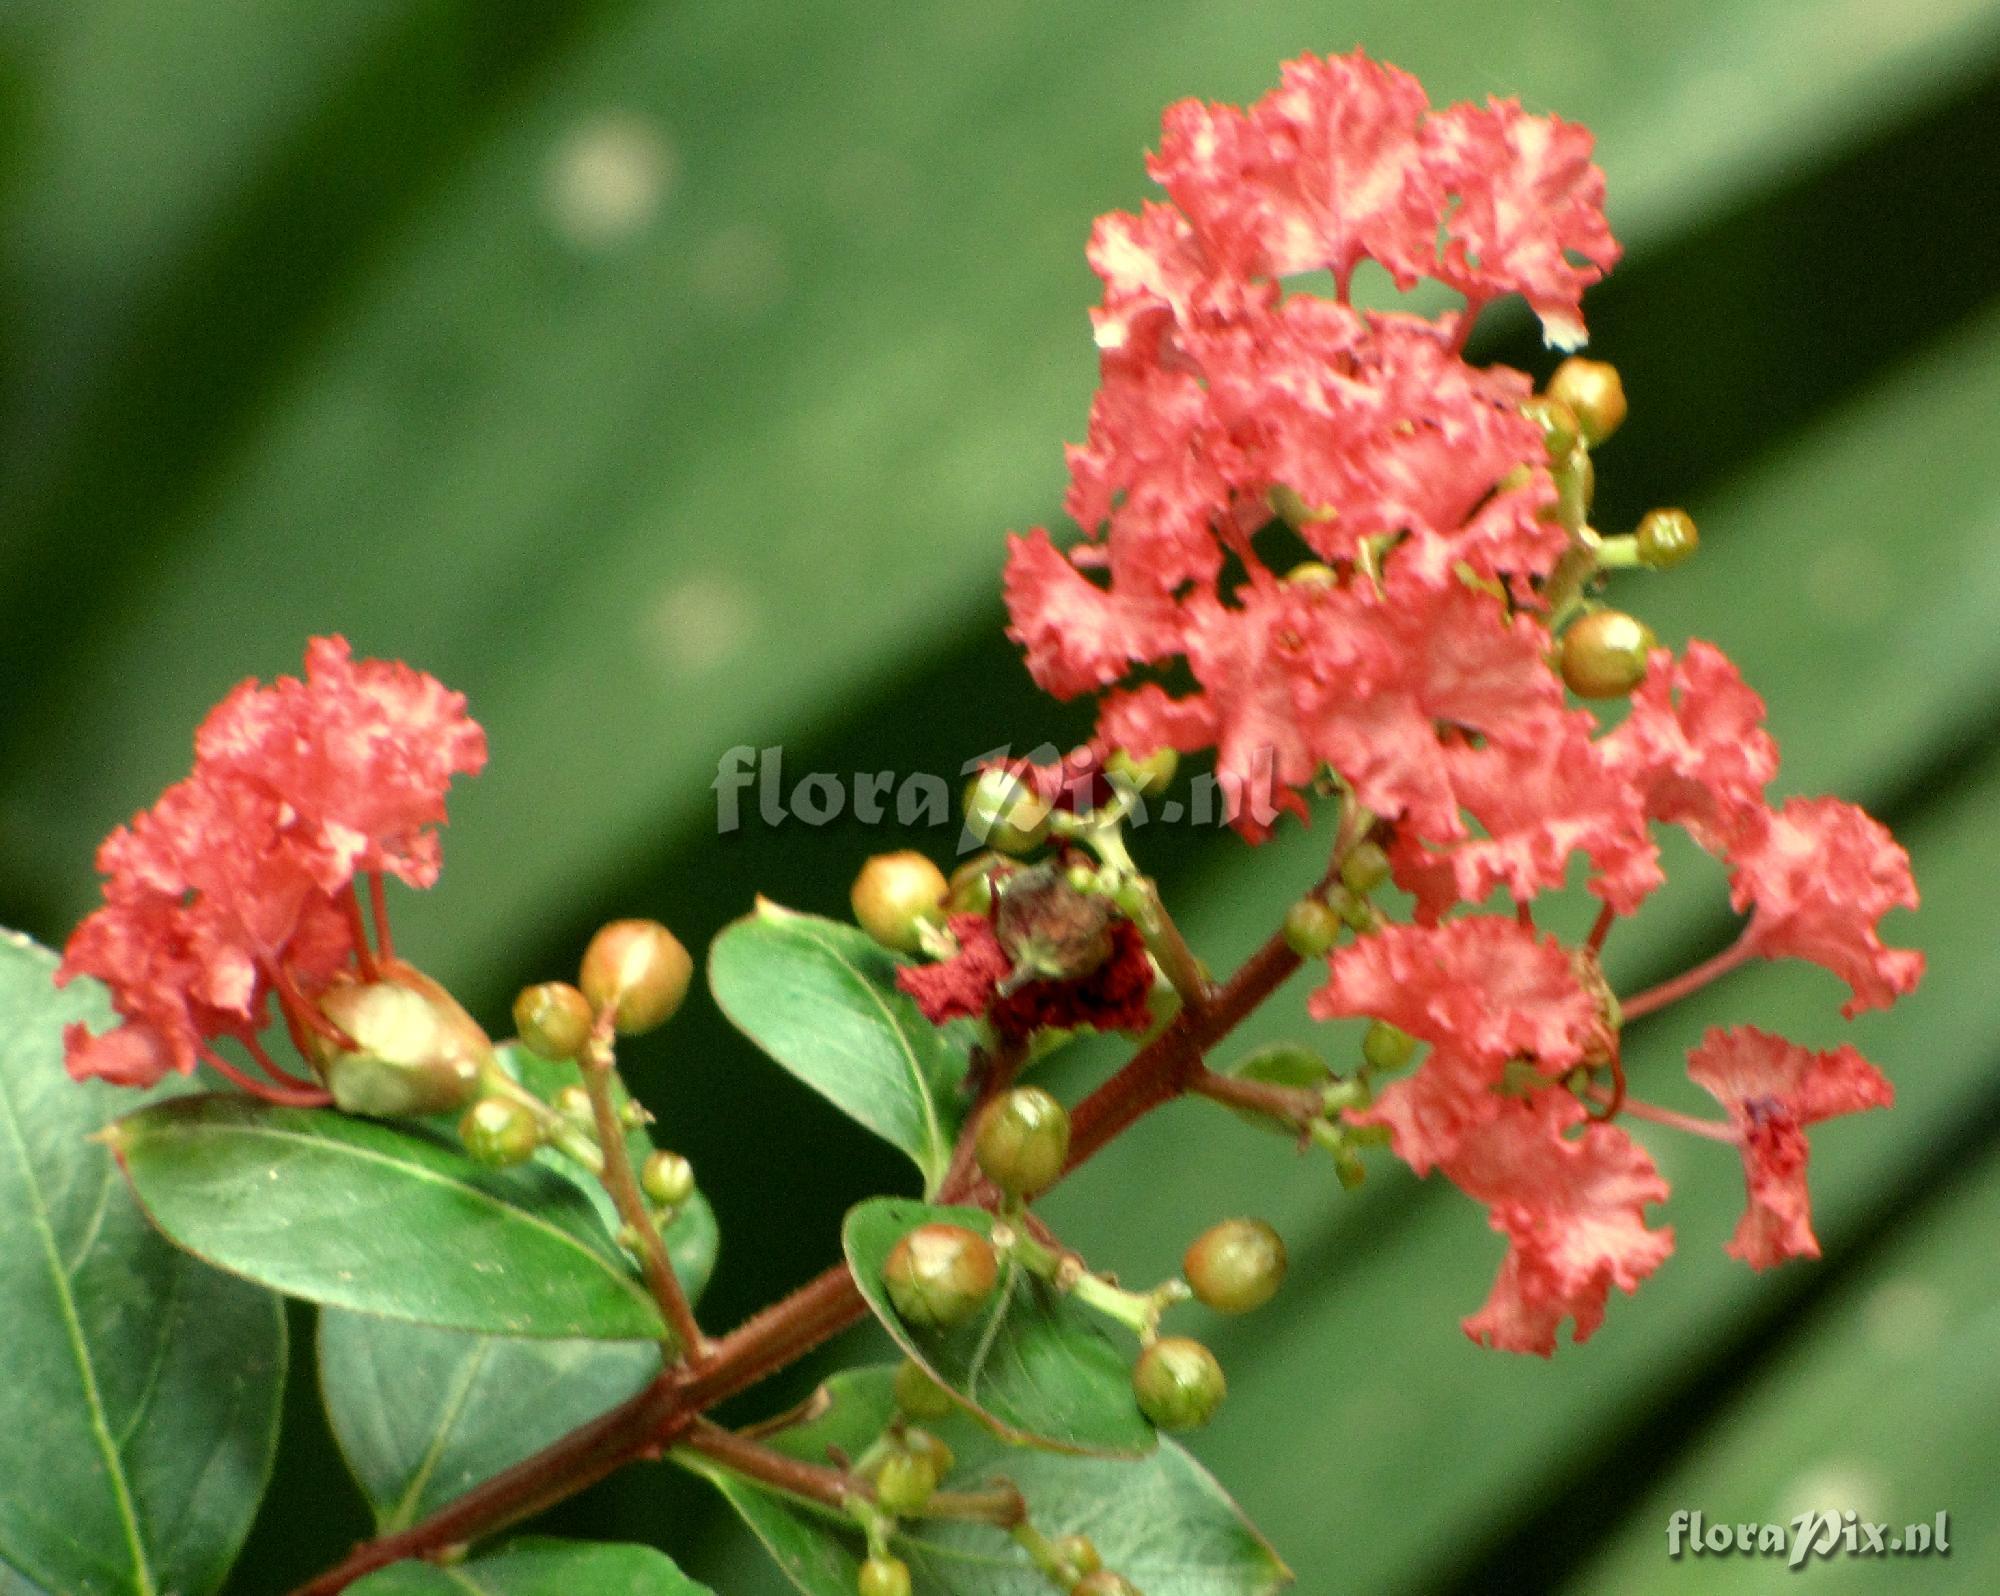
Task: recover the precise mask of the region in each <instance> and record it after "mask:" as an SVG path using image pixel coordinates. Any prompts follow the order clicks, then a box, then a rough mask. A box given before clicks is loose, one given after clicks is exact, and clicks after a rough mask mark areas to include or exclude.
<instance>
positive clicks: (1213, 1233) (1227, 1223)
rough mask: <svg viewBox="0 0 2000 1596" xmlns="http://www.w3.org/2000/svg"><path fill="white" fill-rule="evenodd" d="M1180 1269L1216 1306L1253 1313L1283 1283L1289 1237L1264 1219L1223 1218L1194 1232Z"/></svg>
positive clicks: (1198, 1295)
mask: <svg viewBox="0 0 2000 1596" xmlns="http://www.w3.org/2000/svg"><path fill="white" fill-rule="evenodd" d="M1181 1271H1182V1273H1184V1274H1185V1275H1186V1276H1187V1283H1188V1285H1189V1286H1191V1287H1192V1288H1193V1289H1194V1294H1195V1297H1196V1299H1197V1300H1198V1301H1200V1302H1204V1303H1206V1304H1207V1305H1208V1306H1209V1307H1211V1308H1213V1309H1215V1310H1216V1312H1218V1313H1250V1312H1252V1311H1253V1310H1255V1309H1258V1308H1261V1307H1263V1306H1264V1304H1265V1303H1267V1302H1269V1301H1270V1300H1271V1299H1272V1298H1273V1297H1275V1296H1276V1295H1277V1294H1278V1287H1280V1286H1281V1285H1283V1284H1284V1283H1285V1243H1284V1240H1283V1238H1282V1237H1280V1236H1279V1234H1278V1233H1277V1232H1276V1231H1275V1230H1273V1229H1272V1228H1271V1227H1270V1226H1269V1225H1267V1224H1265V1223H1264V1221H1263V1220H1261V1219H1225V1220H1224V1221H1223V1222H1222V1223H1221V1224H1219V1225H1214V1226H1211V1227H1210V1228H1209V1229H1208V1230H1205V1231H1203V1232H1202V1234H1201V1235H1199V1236H1197V1237H1196V1238H1195V1242H1194V1245H1193V1246H1191V1247H1190V1248H1188V1250H1187V1256H1186V1257H1184V1258H1183V1259H1182V1260H1181Z"/></svg>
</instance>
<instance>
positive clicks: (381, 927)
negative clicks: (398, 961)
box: [368, 870, 396, 964]
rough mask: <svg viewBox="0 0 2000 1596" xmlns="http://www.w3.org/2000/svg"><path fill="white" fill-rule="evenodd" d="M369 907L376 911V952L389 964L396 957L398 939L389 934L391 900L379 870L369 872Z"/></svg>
mask: <svg viewBox="0 0 2000 1596" xmlns="http://www.w3.org/2000/svg"><path fill="white" fill-rule="evenodd" d="M368 906H369V908H371V909H373V910H374V911H375V951H376V952H377V953H379V954H380V955H381V956H382V962H383V963H385V964H387V963H388V962H389V961H390V960H392V959H394V958H395V957H396V939H395V938H394V937H392V936H391V935H390V934H389V898H388V894H387V893H386V892H385V891H384V890H383V887H382V872H381V871H379V870H371V871H369V872H368Z"/></svg>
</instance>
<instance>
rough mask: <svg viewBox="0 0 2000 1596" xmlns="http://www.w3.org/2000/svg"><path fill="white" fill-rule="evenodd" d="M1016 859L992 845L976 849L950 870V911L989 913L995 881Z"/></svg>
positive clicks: (946, 904) (947, 897) (947, 908)
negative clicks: (997, 850)
mask: <svg viewBox="0 0 2000 1596" xmlns="http://www.w3.org/2000/svg"><path fill="white" fill-rule="evenodd" d="M1013 868H1014V864H1013V861H1012V860H1010V859H1009V858H1008V857H1007V856H1006V855H1005V854H1004V853H995V852H993V851H992V850H991V849H990V848H989V849H988V850H987V851H986V852H985V853H976V854H974V855H973V856H972V857H971V858H970V859H968V860H966V861H965V863H964V864H962V865H960V866H959V867H958V868H957V869H956V870H954V871H952V873H951V884H950V887H949V888H948V889H947V891H946V893H945V899H944V907H945V912H946V913H947V914H986V913H988V912H989V911H990V910H991V909H992V907H993V884H994V883H995V882H996V881H998V880H999V879H1000V878H1001V877H1002V876H1003V875H1005V874H1006V873H1007V872H1008V871H1009V870H1012V869H1013Z"/></svg>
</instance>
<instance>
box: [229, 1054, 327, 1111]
mask: <svg viewBox="0 0 2000 1596" xmlns="http://www.w3.org/2000/svg"><path fill="white" fill-rule="evenodd" d="M201 1056H202V1057H203V1058H204V1059H206V1060H207V1061H208V1065H209V1068H211V1069H212V1070H214V1071H215V1072H216V1073H217V1074H218V1075H220V1076H221V1077H222V1078H223V1079H224V1080H226V1081H228V1082H230V1084H232V1085H234V1086H240V1087H242V1088H243V1090H244V1091H246V1092H248V1093H249V1094H250V1095H251V1096H252V1097H261V1098H263V1099H264V1101H265V1102H267V1103H276V1104H278V1105H279V1106H280V1107H281V1108H325V1107H326V1105H327V1104H328V1103H331V1102H332V1101H333V1094H332V1093H330V1092H324V1091H321V1090H320V1089H319V1088H318V1087H317V1086H307V1087H298V1086H280V1085H279V1084H278V1083H277V1082H276V1081H260V1080H258V1079H257V1077H256V1076H254V1075H251V1074H249V1073H248V1072H247V1071H244V1070H239V1069H238V1068H237V1067H236V1066H235V1065H234V1064H232V1063H230V1062H229V1060H228V1059H226V1058H224V1057H223V1056H222V1055H221V1054H220V1053H218V1052H216V1051H215V1049H214V1048H212V1047H203V1048H202V1050H201Z"/></svg>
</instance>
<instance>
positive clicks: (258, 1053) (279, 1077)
mask: <svg viewBox="0 0 2000 1596" xmlns="http://www.w3.org/2000/svg"><path fill="white" fill-rule="evenodd" d="M242 1041H243V1046H244V1048H245V1050H246V1051H247V1052H248V1053H249V1054H250V1057H251V1059H252V1060H253V1061H254V1062H255V1063H256V1065H257V1068H259V1069H260V1070H262V1071H263V1072H264V1073H265V1074H266V1075H268V1076H270V1077H271V1079H272V1080H274V1081H276V1082H277V1083H278V1084H279V1085H280V1086H289V1087H291V1088H292V1089H293V1090H294V1091H299V1092H317V1091H319V1090H320V1084H319V1082H318V1081H309V1080H307V1079H306V1078H305V1077H304V1076H303V1075H298V1074H294V1073H293V1072H292V1071H291V1070H288V1069H286V1068H285V1067H284V1065H282V1064H280V1063H279V1062H278V1061H277V1060H276V1059H274V1058H273V1057H271V1055H270V1053H269V1051H268V1050H267V1049H266V1048H265V1046H264V1044H263V1043H262V1042H260V1041H259V1040H258V1039H257V1038H256V1037H254V1036H246V1037H244V1038H243V1039H242Z"/></svg>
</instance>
